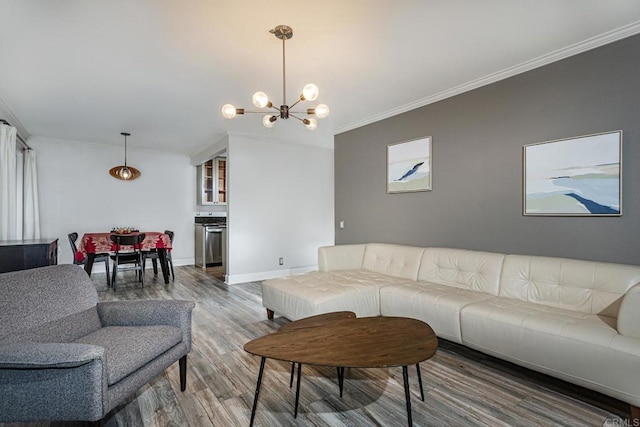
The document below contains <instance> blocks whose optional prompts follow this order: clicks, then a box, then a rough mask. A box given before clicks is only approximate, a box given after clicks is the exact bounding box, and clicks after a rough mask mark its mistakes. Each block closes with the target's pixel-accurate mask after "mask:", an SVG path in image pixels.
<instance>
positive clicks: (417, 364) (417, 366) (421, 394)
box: [416, 363, 424, 402]
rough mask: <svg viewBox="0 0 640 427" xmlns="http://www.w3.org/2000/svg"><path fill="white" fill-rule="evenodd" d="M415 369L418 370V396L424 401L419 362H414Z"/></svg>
mask: <svg viewBox="0 0 640 427" xmlns="http://www.w3.org/2000/svg"><path fill="white" fill-rule="evenodd" d="M416 370H417V371H418V383H419V384H420V398H421V399H422V401H423V402H424V390H423V388H422V375H421V374H420V364H419V363H416Z"/></svg>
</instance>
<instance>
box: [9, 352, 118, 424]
mask: <svg viewBox="0 0 640 427" xmlns="http://www.w3.org/2000/svg"><path fill="white" fill-rule="evenodd" d="M105 363H106V361H105V350H104V349H103V348H102V347H98V346H95V345H89V344H79V343H32V342H29V343H0V396H2V398H1V399H0V423H7V422H8V423H10V422H24V421H42V420H50V421H54V420H56V421H63V420H79V421H95V420H99V419H101V418H102V417H103V416H104V414H105V408H106V407H107V374H106V366H105Z"/></svg>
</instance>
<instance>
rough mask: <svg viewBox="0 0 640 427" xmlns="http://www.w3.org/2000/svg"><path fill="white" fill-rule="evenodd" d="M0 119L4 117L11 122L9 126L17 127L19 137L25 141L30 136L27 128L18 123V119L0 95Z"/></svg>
mask: <svg viewBox="0 0 640 427" xmlns="http://www.w3.org/2000/svg"><path fill="white" fill-rule="evenodd" d="M0 119H4V120H6V121H8V122H9V123H11V126H13V127H15V128H16V129H17V131H18V135H20V138H22V139H24V140H25V141H27V139H29V137H30V136H31V134H30V133H29V132H27V129H26V128H25V127H24V126H23V125H22V123H20V120H18V118H17V117H16V116H15V114H13V112H12V111H11V110H10V109H9V106H8V105H7V103H6V102H4V99H2V98H1V97H0Z"/></svg>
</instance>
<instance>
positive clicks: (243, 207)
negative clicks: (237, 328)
mask: <svg viewBox="0 0 640 427" xmlns="http://www.w3.org/2000/svg"><path fill="white" fill-rule="evenodd" d="M227 161H228V165H227V166H228V174H229V175H228V185H229V188H228V196H229V200H228V205H227V208H228V219H227V221H228V253H229V259H228V266H227V283H229V284H233V283H242V282H246V281H250V280H262V279H267V278H270V277H277V276H284V275H287V274H290V273H294V272H302V271H308V270H311V269H314V268H316V266H317V251H318V247H319V246H324V245H332V244H333V242H334V198H333V194H334V187H333V180H334V178H333V149H332V148H323V147H317V146H310V145H304V144H295V143H290V142H282V141H275V140H265V139H256V138H253V137H251V136H247V135H242V136H240V135H234V134H231V135H230V137H229V145H228V155H227ZM280 257H283V258H284V265H283V266H280V265H278V259H279V258H280Z"/></svg>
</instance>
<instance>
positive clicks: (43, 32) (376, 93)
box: [0, 0, 640, 154]
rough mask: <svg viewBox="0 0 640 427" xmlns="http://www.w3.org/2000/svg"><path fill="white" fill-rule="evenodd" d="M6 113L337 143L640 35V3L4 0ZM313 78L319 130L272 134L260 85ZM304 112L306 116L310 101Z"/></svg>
mask: <svg viewBox="0 0 640 427" xmlns="http://www.w3.org/2000/svg"><path fill="white" fill-rule="evenodd" d="M0 10H1V11H2V17H3V19H2V23H1V24H0V112H2V111H3V110H4V113H5V115H8V117H0V118H8V119H9V121H13V122H15V123H14V124H16V126H17V127H18V128H19V130H20V131H22V133H24V135H23V136H24V137H27V136H30V135H31V136H46V137H53V138H63V139H69V140H78V141H85V142H93V143H103V144H116V145H121V144H122V137H121V136H120V132H122V131H127V132H130V133H131V134H132V135H131V137H130V138H129V139H128V144H129V147H132V148H133V147H137V148H150V149H158V150H164V151H173V152H179V153H187V154H189V153H195V152H197V151H199V150H201V149H203V148H205V147H207V146H209V145H211V144H212V143H214V142H215V141H216V140H217V139H219V138H220V137H221V136H222V135H223V134H224V133H225V132H242V133H251V134H255V135H260V136H264V137H267V138H276V139H284V140H288V141H294V142H300V143H307V144H315V145H323V146H332V144H333V135H334V134H336V133H339V132H343V131H346V130H349V129H353V128H355V127H358V126H361V125H364V124H367V123H371V122H373V121H375V120H379V119H382V118H385V117H389V116H391V115H394V114H397V113H400V112H403V111H407V110H409V109H412V108H416V107H418V106H421V105H426V104H428V103H431V102H434V101H437V100H439V99H443V98H445V97H448V96H451V95H454V94H457V93H461V92H463V91H466V90H469V89H472V88H474V87H478V86H480V85H483V84H487V83H490V82H492V81H496V80H499V79H501V78H505V77H508V76H510V75H513V74H516V73H518V72H522V71H526V70H527V69H530V68H534V67H536V66H540V65H543V64H544V63H548V62H550V61H553V60H557V59H561V58H563V57H566V56H568V55H571V54H575V53H579V52H580V51H583V50H586V49H589V48H593V47H597V46H599V45H602V44H605V43H609V42H611V41H614V40H616V39H619V38H623V37H627V36H630V35H633V34H636V33H639V32H640V2H639V1H637V0H607V1H603V0H536V1H532V0H483V1H477V0H398V1H393V2H392V1H389V0H349V1H346V0H323V1H307V0H271V1H269V2H265V1H257V0H235V1H222V0H189V1H182V0H135V1H132V0H111V1H104V0H56V1H51V0H0ZM280 24H284V25H289V26H291V27H292V28H293V32H294V36H293V38H292V39H291V40H289V41H288V42H287V44H286V49H287V50H286V54H287V94H288V98H289V99H287V101H288V103H289V104H291V103H292V102H293V101H294V99H293V98H295V97H296V96H297V95H298V94H299V93H300V92H301V90H302V87H303V86H304V85H305V84H306V83H309V82H314V83H315V84H317V85H318V87H319V88H320V97H319V98H318V102H322V103H326V104H328V105H329V107H330V108H331V114H330V116H329V117H328V118H326V119H323V120H319V126H318V129H317V130H316V131H315V132H310V131H308V130H306V128H305V127H304V126H303V125H301V124H300V123H299V122H298V121H297V120H295V119H293V120H288V121H282V120H279V121H278V122H276V124H275V127H274V128H272V129H266V128H264V127H263V126H262V124H261V115H245V116H244V117H238V118H235V119H233V120H225V119H223V118H222V116H221V114H220V108H221V107H222V105H223V104H225V103H231V104H233V105H235V106H237V107H246V108H248V109H250V108H251V107H253V106H252V104H251V96H252V94H253V93H254V92H255V91H258V90H262V91H265V92H266V93H267V94H269V95H270V97H271V99H273V100H274V104H276V105H280V103H281V101H282V99H281V98H282V48H281V43H282V42H281V41H280V40H278V39H276V38H275V37H274V36H273V35H271V34H270V33H269V30H270V29H272V28H274V27H275V26H276V25H280ZM305 108H306V106H305Z"/></svg>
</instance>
